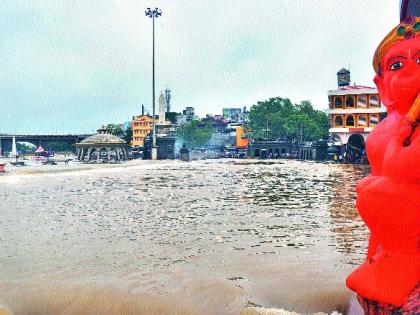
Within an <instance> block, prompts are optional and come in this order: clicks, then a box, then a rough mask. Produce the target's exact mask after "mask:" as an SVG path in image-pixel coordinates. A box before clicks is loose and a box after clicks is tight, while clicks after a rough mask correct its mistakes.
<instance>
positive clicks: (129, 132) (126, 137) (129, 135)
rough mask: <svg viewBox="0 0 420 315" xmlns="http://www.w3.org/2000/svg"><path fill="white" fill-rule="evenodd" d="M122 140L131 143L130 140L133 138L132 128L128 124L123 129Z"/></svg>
mask: <svg viewBox="0 0 420 315" xmlns="http://www.w3.org/2000/svg"><path fill="white" fill-rule="evenodd" d="M124 140H125V141H126V142H127V143H131V140H133V129H131V126H129V127H128V128H127V129H126V130H125V131H124Z"/></svg>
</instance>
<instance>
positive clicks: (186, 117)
mask: <svg viewBox="0 0 420 315" xmlns="http://www.w3.org/2000/svg"><path fill="white" fill-rule="evenodd" d="M193 120H199V118H198V117H197V116H195V112H194V107H186V108H185V109H184V110H183V111H182V115H178V116H177V118H176V123H177V125H184V124H188V123H190V122H192V121H193Z"/></svg>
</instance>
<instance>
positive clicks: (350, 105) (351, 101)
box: [346, 96, 354, 108]
mask: <svg viewBox="0 0 420 315" xmlns="http://www.w3.org/2000/svg"><path fill="white" fill-rule="evenodd" d="M346 108H354V96H347V97H346Z"/></svg>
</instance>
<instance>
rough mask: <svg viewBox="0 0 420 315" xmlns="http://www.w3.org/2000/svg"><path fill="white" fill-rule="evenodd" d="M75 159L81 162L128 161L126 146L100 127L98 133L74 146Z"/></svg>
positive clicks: (107, 130) (118, 138) (119, 139)
mask: <svg viewBox="0 0 420 315" xmlns="http://www.w3.org/2000/svg"><path fill="white" fill-rule="evenodd" d="M75 147H76V154H77V159H78V160H79V161H82V162H91V161H96V162H111V161H120V160H127V159H128V144H127V143H126V142H125V141H124V140H123V139H121V138H120V137H117V136H114V135H112V134H111V132H110V130H109V129H106V128H105V127H102V128H100V129H98V133H97V134H95V135H93V136H90V137H87V138H86V139H84V140H82V141H81V142H79V143H76V144H75Z"/></svg>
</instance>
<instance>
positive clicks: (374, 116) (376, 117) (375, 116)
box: [369, 114, 379, 127]
mask: <svg viewBox="0 0 420 315" xmlns="http://www.w3.org/2000/svg"><path fill="white" fill-rule="evenodd" d="M378 123H379V114H370V119H369V126H370V127H375V126H376V125H377V124H378Z"/></svg>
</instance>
